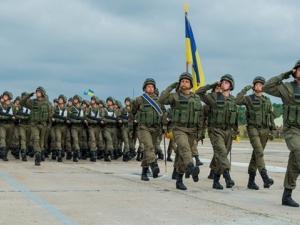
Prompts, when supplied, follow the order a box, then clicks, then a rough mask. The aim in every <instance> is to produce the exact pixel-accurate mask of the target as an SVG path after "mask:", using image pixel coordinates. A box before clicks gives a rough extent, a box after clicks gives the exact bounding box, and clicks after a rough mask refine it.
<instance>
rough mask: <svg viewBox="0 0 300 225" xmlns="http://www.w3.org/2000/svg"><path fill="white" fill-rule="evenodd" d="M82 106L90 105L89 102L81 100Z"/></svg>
mask: <svg viewBox="0 0 300 225" xmlns="http://www.w3.org/2000/svg"><path fill="white" fill-rule="evenodd" d="M82 104H85V105H87V106H89V105H90V102H89V101H88V100H83V101H82Z"/></svg>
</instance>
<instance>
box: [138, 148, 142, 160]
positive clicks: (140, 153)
mask: <svg viewBox="0 0 300 225" xmlns="http://www.w3.org/2000/svg"><path fill="white" fill-rule="evenodd" d="M142 159H143V152H142V150H141V148H138V150H137V156H136V161H142Z"/></svg>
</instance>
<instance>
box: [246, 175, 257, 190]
mask: <svg viewBox="0 0 300 225" xmlns="http://www.w3.org/2000/svg"><path fill="white" fill-rule="evenodd" d="M255 176H256V173H249V180H248V185H247V186H248V188H249V189H251V190H258V189H259V187H258V186H257V184H256V183H255Z"/></svg>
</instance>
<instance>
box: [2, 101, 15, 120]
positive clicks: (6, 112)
mask: <svg viewBox="0 0 300 225" xmlns="http://www.w3.org/2000/svg"><path fill="white" fill-rule="evenodd" d="M12 116H13V108H12V106H11V105H10V106H8V107H6V108H5V107H3V105H2V104H0V120H1V121H9V120H11V118H12Z"/></svg>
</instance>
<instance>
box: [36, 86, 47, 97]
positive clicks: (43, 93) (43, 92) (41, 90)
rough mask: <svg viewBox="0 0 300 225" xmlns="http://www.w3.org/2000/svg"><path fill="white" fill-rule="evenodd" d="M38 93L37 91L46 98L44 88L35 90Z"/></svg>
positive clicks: (40, 87)
mask: <svg viewBox="0 0 300 225" xmlns="http://www.w3.org/2000/svg"><path fill="white" fill-rule="evenodd" d="M35 91H36V92H37V91H40V92H41V93H42V95H43V96H46V90H45V88H43V87H42V86H39V87H37V89H36V90H35Z"/></svg>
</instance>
